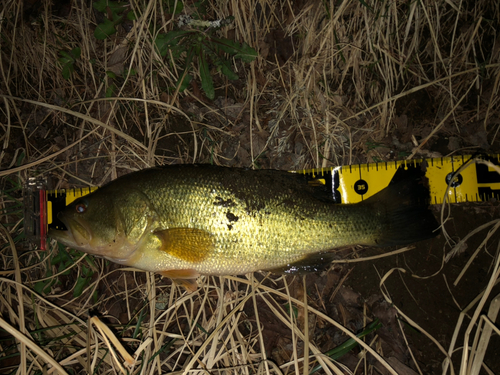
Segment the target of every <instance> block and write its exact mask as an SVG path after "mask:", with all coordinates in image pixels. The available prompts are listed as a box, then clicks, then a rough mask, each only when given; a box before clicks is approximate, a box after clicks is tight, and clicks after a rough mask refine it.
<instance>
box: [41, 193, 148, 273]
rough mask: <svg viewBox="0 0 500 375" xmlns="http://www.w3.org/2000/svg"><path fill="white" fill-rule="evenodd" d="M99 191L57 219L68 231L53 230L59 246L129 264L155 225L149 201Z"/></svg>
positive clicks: (66, 210) (133, 196)
mask: <svg viewBox="0 0 500 375" xmlns="http://www.w3.org/2000/svg"><path fill="white" fill-rule="evenodd" d="M103 190H104V191H100V190H97V191H96V192H94V193H92V194H89V195H87V196H84V197H81V198H78V199H77V200H75V201H74V202H72V203H71V204H69V205H68V206H67V207H66V208H65V209H64V210H62V211H60V212H59V213H58V215H57V217H58V219H59V220H60V221H61V222H62V223H63V224H64V225H65V226H66V228H67V229H66V230H54V229H51V230H50V231H49V233H48V235H49V237H51V238H53V239H55V240H57V241H58V242H60V243H62V244H64V245H66V246H69V247H72V248H74V249H77V250H81V251H84V252H86V253H89V254H93V255H98V256H101V257H104V258H107V259H110V260H112V261H114V262H117V263H122V264H128V263H130V262H129V260H130V258H131V257H132V255H133V253H134V252H135V251H136V250H137V248H138V246H139V243H140V241H141V239H142V238H143V237H144V235H145V233H147V231H148V228H149V226H150V225H151V221H152V217H153V215H152V214H151V210H150V208H149V206H150V205H149V201H148V200H147V199H146V198H145V196H144V194H142V193H141V192H137V191H132V192H127V191H125V192H123V191H110V190H109V189H108V190H105V189H103Z"/></svg>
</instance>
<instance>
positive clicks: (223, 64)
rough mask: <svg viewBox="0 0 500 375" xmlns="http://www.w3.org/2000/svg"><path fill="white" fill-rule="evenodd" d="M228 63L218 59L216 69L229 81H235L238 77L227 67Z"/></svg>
mask: <svg viewBox="0 0 500 375" xmlns="http://www.w3.org/2000/svg"><path fill="white" fill-rule="evenodd" d="M229 64H230V63H229V62H228V61H225V60H222V59H220V60H219V63H218V64H217V67H218V68H220V70H221V72H222V74H224V75H225V76H226V77H227V78H229V79H232V80H236V79H238V78H240V77H238V75H237V74H236V73H235V72H233V70H232V69H231V68H230V67H229Z"/></svg>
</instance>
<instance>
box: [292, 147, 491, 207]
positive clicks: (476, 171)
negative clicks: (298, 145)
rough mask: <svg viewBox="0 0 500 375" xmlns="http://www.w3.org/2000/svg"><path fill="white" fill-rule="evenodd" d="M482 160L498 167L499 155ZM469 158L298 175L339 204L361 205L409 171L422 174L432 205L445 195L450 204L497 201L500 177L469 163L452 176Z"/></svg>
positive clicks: (359, 165)
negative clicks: (323, 189) (329, 192)
mask: <svg viewBox="0 0 500 375" xmlns="http://www.w3.org/2000/svg"><path fill="white" fill-rule="evenodd" d="M482 158H483V159H486V160H489V161H490V162H492V163H493V164H495V165H499V164H500V155H487V156H482ZM470 159H471V156H470V155H463V156H453V157H443V158H436V159H417V160H400V161H392V162H381V163H369V164H357V165H348V166H343V167H333V168H323V169H310V170H302V171H298V172H297V173H302V174H306V175H308V176H310V178H311V181H310V183H312V184H318V185H319V184H321V185H327V186H328V187H329V188H330V187H331V189H332V192H333V194H334V199H335V200H336V201H337V202H338V203H358V202H361V201H362V200H364V199H367V198H369V197H371V196H372V195H374V194H376V193H378V192H379V191H381V190H383V189H385V188H386V187H387V186H388V185H389V183H390V182H391V181H392V180H393V178H394V177H395V175H396V174H397V173H398V171H402V170H409V169H416V170H423V171H424V173H425V177H426V178H427V180H428V184H429V190H430V195H431V204H441V203H443V200H444V198H445V194H446V195H447V198H448V201H449V202H450V203H463V202H481V201H487V200H491V199H497V200H498V199H500V175H499V174H498V173H497V172H496V171H493V170H491V169H490V168H489V167H488V166H486V165H484V164H479V163H472V164H471V165H470V166H468V167H467V168H466V169H465V170H464V171H463V172H461V173H460V174H458V175H454V174H455V172H456V171H458V169H459V168H460V167H461V166H462V165H464V164H465V163H466V162H467V161H469V160H470ZM450 182H451V183H450ZM448 184H450V189H448Z"/></svg>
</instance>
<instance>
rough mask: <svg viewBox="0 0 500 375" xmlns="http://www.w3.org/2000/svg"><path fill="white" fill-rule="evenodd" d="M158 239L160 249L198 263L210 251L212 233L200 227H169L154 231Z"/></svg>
mask: <svg viewBox="0 0 500 375" xmlns="http://www.w3.org/2000/svg"><path fill="white" fill-rule="evenodd" d="M154 234H155V235H156V236H157V237H158V238H159V239H160V241H161V243H162V245H161V248H160V249H161V250H163V251H165V252H167V253H168V254H170V255H172V256H174V257H176V258H179V259H182V260H184V261H186V262H190V263H200V262H201V261H203V260H205V259H206V258H207V257H208V256H209V254H210V252H211V251H212V249H213V247H214V244H213V238H212V235H211V234H210V233H209V232H207V231H205V230H202V229H195V228H171V229H164V230H158V231H155V232H154Z"/></svg>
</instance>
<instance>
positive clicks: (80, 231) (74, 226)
mask: <svg viewBox="0 0 500 375" xmlns="http://www.w3.org/2000/svg"><path fill="white" fill-rule="evenodd" d="M57 218H58V219H59V220H61V221H62V222H63V224H64V225H65V226H66V228H68V229H67V230H58V229H50V230H49V232H48V236H49V237H51V238H53V239H55V240H57V241H58V242H61V243H63V244H64V245H66V246H70V247H73V248H75V249H78V250H86V251H88V250H89V246H90V241H91V240H92V234H91V232H90V230H89V229H88V228H87V226H85V225H84V224H83V223H80V222H78V221H77V220H75V219H73V218H69V217H67V216H65V215H64V214H63V213H62V212H60V213H59V214H58V215H57Z"/></svg>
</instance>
